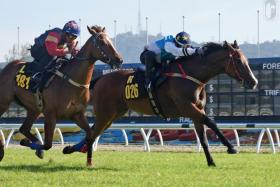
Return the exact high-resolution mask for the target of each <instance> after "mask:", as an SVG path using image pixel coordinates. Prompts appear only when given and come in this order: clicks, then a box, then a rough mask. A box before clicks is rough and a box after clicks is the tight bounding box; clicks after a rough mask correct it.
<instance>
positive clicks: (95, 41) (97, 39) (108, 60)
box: [54, 32, 114, 89]
mask: <svg viewBox="0 0 280 187" xmlns="http://www.w3.org/2000/svg"><path fill="white" fill-rule="evenodd" d="M102 33H103V32H99V33H97V34H95V35H92V40H91V41H92V42H93V45H94V46H95V47H96V48H97V49H99V50H100V51H101V55H102V58H101V59H100V60H103V61H106V63H108V64H109V65H110V66H111V67H113V66H114V65H113V64H112V59H111V58H110V57H108V55H107V54H106V52H105V51H104V49H102V47H100V41H101V39H100V36H101V34H102ZM72 60H78V61H80V62H81V61H95V60H96V59H92V58H91V57H88V58H81V57H78V56H75V57H74V58H73V59H72ZM54 74H55V75H57V76H58V77H60V78H62V79H64V80H66V81H68V82H69V83H70V84H72V85H74V86H76V87H78V88H86V89H88V88H89V86H90V85H89V84H80V83H78V82H76V81H74V80H72V79H71V78H70V77H69V76H68V75H66V74H64V73H62V72H60V71H59V70H56V71H55V72H54Z"/></svg>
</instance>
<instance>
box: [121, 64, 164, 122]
mask: <svg viewBox="0 0 280 187" xmlns="http://www.w3.org/2000/svg"><path fill="white" fill-rule="evenodd" d="M166 79H167V77H166V76H161V71H160V70H158V71H156V73H155V76H153V78H152V81H151V84H150V86H149V87H148V88H147V87H146V85H145V71H144V70H142V69H137V70H136V71H135V72H133V73H131V74H129V76H128V78H127V81H126V85H125V90H124V93H125V98H126V99H127V100H136V99H141V98H147V97H148V98H149V100H150V104H151V107H152V109H153V111H154V113H155V114H156V115H158V116H161V117H163V118H165V119H166V117H165V115H164V114H163V111H162V109H161V106H160V103H159V101H158V98H157V88H159V87H160V85H161V84H162V83H163V82H164V81H165V80H166Z"/></svg>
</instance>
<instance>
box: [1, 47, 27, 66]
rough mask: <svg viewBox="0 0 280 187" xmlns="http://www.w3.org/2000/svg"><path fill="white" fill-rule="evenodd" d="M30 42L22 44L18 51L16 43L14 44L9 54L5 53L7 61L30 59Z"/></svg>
mask: <svg viewBox="0 0 280 187" xmlns="http://www.w3.org/2000/svg"><path fill="white" fill-rule="evenodd" d="M29 49H30V44H28V43H27V44H24V45H21V46H20V50H19V51H18V49H17V47H16V44H14V45H13V47H12V49H10V50H9V52H8V54H7V55H5V60H6V62H12V61H13V60H25V59H30V51H29Z"/></svg>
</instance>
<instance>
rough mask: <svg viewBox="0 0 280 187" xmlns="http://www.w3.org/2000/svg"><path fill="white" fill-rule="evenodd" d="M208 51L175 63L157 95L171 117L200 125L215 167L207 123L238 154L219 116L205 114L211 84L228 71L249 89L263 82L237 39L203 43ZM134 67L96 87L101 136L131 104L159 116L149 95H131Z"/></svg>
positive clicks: (97, 124) (96, 126) (106, 77)
mask: <svg viewBox="0 0 280 187" xmlns="http://www.w3.org/2000/svg"><path fill="white" fill-rule="evenodd" d="M203 49H205V51H204V55H203V56H199V55H196V56H193V57H191V58H179V59H177V60H175V61H174V62H172V63H170V64H169V65H168V67H167V69H166V70H165V71H164V72H163V73H162V76H166V77H167V80H166V81H165V82H163V83H162V84H161V85H160V86H159V87H158V88H156V93H157V97H158V100H159V103H160V106H161V109H162V112H163V114H164V115H165V116H166V117H169V118H178V117H188V118H190V119H191V120H192V121H193V123H194V126H195V130H196V132H197V134H198V136H199V139H200V142H201V145H202V147H203V150H204V153H205V156H206V159H207V164H208V166H215V162H214V160H213V158H212V156H211V154H210V152H209V149H208V143H207V136H206V131H205V126H207V127H208V128H210V129H212V130H213V131H214V132H215V133H216V135H217V136H218V137H219V139H220V140H221V142H222V143H223V144H224V145H225V146H226V147H227V152H228V153H229V154H234V153H237V151H236V150H235V149H234V147H233V145H232V144H231V143H230V142H228V140H227V139H226V138H225V137H224V135H223V134H222V133H221V132H220V130H219V129H218V127H217V125H216V123H215V121H214V120H212V119H210V118H209V117H208V116H207V115H206V113H205V105H206V91H205V84H206V83H207V82H208V81H209V80H210V79H211V78H213V77H215V76H216V75H218V74H222V73H226V74H227V75H229V76H230V77H233V78H234V79H236V80H237V81H238V82H240V83H242V84H243V85H244V86H245V87H246V88H252V89H253V88H256V86H257V84H258V81H257V79H256V78H255V76H254V75H253V73H252V71H251V69H250V67H249V63H248V60H247V58H246V57H245V55H244V53H243V52H242V51H241V49H239V46H238V44H237V42H236V41H234V44H229V43H227V42H226V41H225V42H224V43H223V44H217V43H207V44H205V45H204V46H203ZM133 73H134V71H133V70H130V71H128V70H120V71H115V72H112V73H109V74H106V75H104V76H103V77H101V78H100V79H99V80H97V82H96V83H95V84H94V87H93V89H92V90H91V97H92V98H91V100H92V104H93V106H94V113H95V115H96V118H95V123H94V125H93V126H92V129H93V131H94V137H95V138H96V137H98V136H99V135H100V134H101V133H102V132H104V130H106V129H107V128H109V127H110V125H111V124H112V122H113V121H114V120H116V119H118V118H120V117H122V116H123V115H124V114H125V113H126V112H127V111H128V109H131V110H133V111H136V112H139V113H142V114H148V115H154V112H153V110H152V107H151V104H150V101H149V99H148V96H146V97H144V98H139V99H134V100H128V99H127V96H126V92H125V87H126V85H127V82H128V81H129V76H131V75H133ZM75 151H77V150H75V149H74V146H67V147H65V148H64V150H63V152H64V153H66V154H70V153H72V152H75Z"/></svg>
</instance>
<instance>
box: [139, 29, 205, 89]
mask: <svg viewBox="0 0 280 187" xmlns="http://www.w3.org/2000/svg"><path fill="white" fill-rule="evenodd" d="M194 54H199V55H203V50H202V48H194V47H192V46H191V40H190V35H189V34H188V33H186V32H180V33H178V34H177V35H176V36H175V38H174V37H173V36H172V35H169V36H166V37H164V38H162V39H160V40H157V41H155V42H152V43H150V44H148V45H146V46H145V48H144V51H143V52H142V53H141V55H140V61H141V63H142V64H145V65H146V72H145V77H146V86H147V87H148V85H149V84H150V81H151V78H152V75H153V73H154V70H153V69H154V65H155V64H162V63H166V62H170V61H172V60H175V59H177V58H179V57H182V56H191V55H194Z"/></svg>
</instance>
